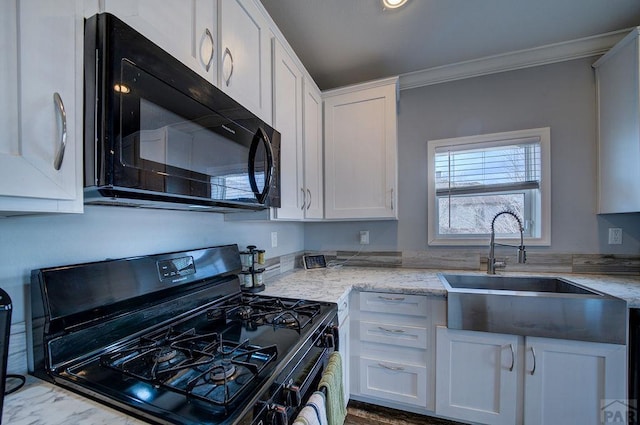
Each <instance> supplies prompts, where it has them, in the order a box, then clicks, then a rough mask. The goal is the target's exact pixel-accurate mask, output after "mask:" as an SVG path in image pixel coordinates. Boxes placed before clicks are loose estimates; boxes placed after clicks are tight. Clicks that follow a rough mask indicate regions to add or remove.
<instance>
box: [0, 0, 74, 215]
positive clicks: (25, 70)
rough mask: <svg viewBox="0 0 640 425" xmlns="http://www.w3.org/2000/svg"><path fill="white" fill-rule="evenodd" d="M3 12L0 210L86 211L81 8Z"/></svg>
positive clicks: (26, 5) (70, 0)
mask: <svg viewBox="0 0 640 425" xmlns="http://www.w3.org/2000/svg"><path fill="white" fill-rule="evenodd" d="M1 7H2V13H1V15H2V18H1V21H2V24H3V25H2V26H3V28H2V29H1V30H0V34H2V35H1V37H2V40H1V41H2V46H3V55H2V58H1V59H0V63H1V65H0V70H1V71H2V78H1V80H2V85H3V86H6V88H7V89H8V90H7V92H6V97H5V92H4V91H3V95H2V100H1V101H0V102H2V103H0V105H1V109H2V115H3V117H2V118H1V119H0V126H1V127H2V130H3V137H2V138H1V139H0V195H2V196H3V197H2V199H0V211H5V212H6V211H11V212H14V211H15V212H36V211H39V212H82V199H83V198H82V158H81V152H82V151H81V149H82V39H83V32H84V28H83V19H82V18H83V16H82V3H81V2H80V1H78V0H61V1H56V2H50V1H44V0H24V1H19V2H16V1H13V0H12V1H8V2H5V3H3V5H2V6H1ZM45 28H46V33H43V29H45ZM18 31H19V33H18ZM5 46H6V49H5ZM17 70H20V75H18V73H17ZM55 94H57V95H58V96H56V95H55ZM18 96H19V98H18ZM16 105H18V107H16ZM5 114H6V115H5ZM5 130H6V133H4V131H5ZM63 147H64V148H63ZM56 159H58V161H56ZM56 162H57V163H56Z"/></svg>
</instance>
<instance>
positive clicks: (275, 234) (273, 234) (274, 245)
mask: <svg viewBox="0 0 640 425" xmlns="http://www.w3.org/2000/svg"><path fill="white" fill-rule="evenodd" d="M277 247H278V232H271V248H277Z"/></svg>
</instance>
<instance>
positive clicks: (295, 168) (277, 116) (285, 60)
mask: <svg viewBox="0 0 640 425" xmlns="http://www.w3.org/2000/svg"><path fill="white" fill-rule="evenodd" d="M273 70H274V75H273V98H274V102H273V126H274V128H275V129H276V130H278V131H279V132H280V134H281V137H280V202H281V205H280V208H279V209H277V210H276V217H277V218H278V219H283V218H285V219H302V218H303V217H304V206H305V201H304V199H305V191H304V187H303V176H302V168H303V159H302V72H301V71H300V69H299V68H298V67H297V66H296V64H295V63H294V62H293V60H292V59H291V57H290V56H289V55H288V54H287V52H286V51H285V50H284V48H283V47H282V45H281V44H280V43H279V42H278V41H277V40H276V41H274V67H273Z"/></svg>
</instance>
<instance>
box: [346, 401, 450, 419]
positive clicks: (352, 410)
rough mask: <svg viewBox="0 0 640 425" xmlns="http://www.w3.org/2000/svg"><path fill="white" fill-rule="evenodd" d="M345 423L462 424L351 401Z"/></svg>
mask: <svg viewBox="0 0 640 425" xmlns="http://www.w3.org/2000/svg"><path fill="white" fill-rule="evenodd" d="M347 413H348V414H347V419H346V420H345V422H344V425H389V424H391V425H462V424H461V423H460V422H452V421H447V420H444V419H438V418H432V417H429V416H424V415H418V414H414V413H408V412H403V411H400V410H395V409H388V408H386V407H380V406H374V405H371V404H367V403H361V402H358V401H353V400H352V401H350V402H349V406H348V410H347Z"/></svg>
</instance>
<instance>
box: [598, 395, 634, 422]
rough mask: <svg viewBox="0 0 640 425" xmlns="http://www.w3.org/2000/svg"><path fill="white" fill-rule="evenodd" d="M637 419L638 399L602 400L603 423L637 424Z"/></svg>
mask: <svg viewBox="0 0 640 425" xmlns="http://www.w3.org/2000/svg"><path fill="white" fill-rule="evenodd" d="M637 421H638V411H637V409H636V400H617V399H613V400H610V399H605V400H602V401H601V402H600V422H601V423H602V424H635V423H637Z"/></svg>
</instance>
